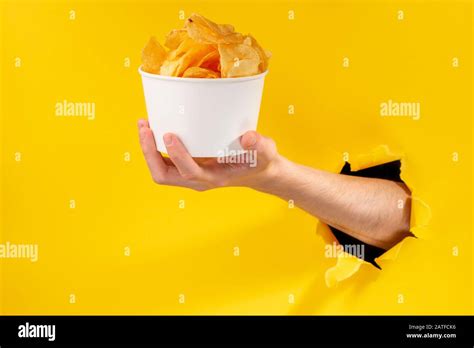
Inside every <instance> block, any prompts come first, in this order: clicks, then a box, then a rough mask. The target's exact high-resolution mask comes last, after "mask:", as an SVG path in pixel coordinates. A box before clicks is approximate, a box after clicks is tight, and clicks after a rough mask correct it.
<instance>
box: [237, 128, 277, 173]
mask: <svg viewBox="0 0 474 348" xmlns="http://www.w3.org/2000/svg"><path fill="white" fill-rule="evenodd" d="M240 145H242V148H243V149H244V150H254V151H256V152H257V163H258V164H259V165H260V164H264V165H265V164H268V163H269V162H270V161H271V160H272V159H274V158H275V156H276V155H277V148H276V144H275V142H274V141H273V140H272V139H270V138H267V137H264V136H263V135H261V134H259V133H257V132H255V131H248V132H246V133H245V134H244V135H242V137H241V138H240Z"/></svg>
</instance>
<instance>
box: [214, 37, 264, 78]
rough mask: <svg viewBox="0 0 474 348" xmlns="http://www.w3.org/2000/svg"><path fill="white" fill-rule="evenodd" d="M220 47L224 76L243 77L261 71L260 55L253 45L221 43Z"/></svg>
mask: <svg viewBox="0 0 474 348" xmlns="http://www.w3.org/2000/svg"><path fill="white" fill-rule="evenodd" d="M218 48H219V54H220V55H221V60H220V63H221V76H222V77H242V76H251V75H256V74H258V73H259V65H260V63H261V61H260V56H259V54H258V52H257V51H256V50H255V49H254V48H253V47H252V46H250V45H248V44H245V43H242V44H220V45H218Z"/></svg>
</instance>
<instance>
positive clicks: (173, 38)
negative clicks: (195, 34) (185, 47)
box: [165, 29, 189, 50]
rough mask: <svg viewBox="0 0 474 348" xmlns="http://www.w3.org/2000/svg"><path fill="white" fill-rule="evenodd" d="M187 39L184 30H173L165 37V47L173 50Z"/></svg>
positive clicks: (186, 33)
mask: <svg viewBox="0 0 474 348" xmlns="http://www.w3.org/2000/svg"><path fill="white" fill-rule="evenodd" d="M188 37H189V36H188V32H187V31H186V29H173V30H171V31H170V32H169V33H168V35H166V39H165V47H168V48H169V49H170V50H175V49H176V48H178V46H179V45H180V44H181V42H183V41H184V40H185V39H187V38H188Z"/></svg>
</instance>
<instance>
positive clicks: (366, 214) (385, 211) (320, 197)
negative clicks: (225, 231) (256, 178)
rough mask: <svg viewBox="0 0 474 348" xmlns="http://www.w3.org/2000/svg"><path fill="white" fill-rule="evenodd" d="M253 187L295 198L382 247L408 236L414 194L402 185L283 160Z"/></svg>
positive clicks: (310, 210) (343, 228) (322, 217)
mask: <svg viewBox="0 0 474 348" xmlns="http://www.w3.org/2000/svg"><path fill="white" fill-rule="evenodd" d="M254 188H255V189H257V190H260V191H263V192H267V193H270V194H274V195H276V196H279V197H281V198H283V199H285V200H290V199H291V200H293V201H294V203H295V205H297V206H299V207H300V208H302V209H303V210H305V211H307V212H308V213H310V214H311V215H314V216H316V217H318V218H319V219H320V220H321V221H323V222H325V223H327V224H328V225H330V226H333V227H335V228H337V229H339V230H341V231H343V232H345V233H347V234H349V235H351V236H353V237H355V238H357V239H359V240H361V241H363V242H366V243H368V244H371V245H374V246H377V247H380V248H383V249H389V248H391V247H392V246H394V245H395V244H396V243H398V242H399V241H400V240H401V239H403V238H404V237H406V236H407V235H409V224H410V195H409V193H408V192H407V190H406V188H405V187H404V185H403V184H399V183H395V182H392V181H388V180H382V179H372V178H361V177H353V176H348V175H341V174H334V173H329V172H325V171H322V170H317V169H313V168H309V167H305V166H302V165H299V164H296V163H293V162H291V161H289V160H287V159H285V158H283V157H279V158H278V160H276V161H275V162H274V164H273V167H271V168H268V173H267V177H266V180H264V181H262V182H261V183H259V184H257V185H255V187H254Z"/></svg>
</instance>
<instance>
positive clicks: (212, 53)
mask: <svg viewBox="0 0 474 348" xmlns="http://www.w3.org/2000/svg"><path fill="white" fill-rule="evenodd" d="M165 47H166V48H168V49H169V51H166V50H165V48H163V47H162V46H161V45H160V43H159V42H158V41H157V40H156V39H155V38H154V37H152V38H150V40H149V41H148V43H147V44H146V46H145V48H144V49H143V52H142V70H143V71H146V72H148V73H152V74H159V75H164V76H177V77H194V78H219V77H224V78H226V77H242V76H251V75H257V74H260V73H262V72H264V71H266V70H267V68H268V59H269V58H270V56H271V54H270V52H268V51H265V50H264V49H263V48H262V47H261V46H260V45H259V44H258V42H257V40H255V39H254V38H253V37H252V36H251V35H242V34H240V33H237V32H235V31H234V27H233V26H232V25H230V24H216V23H214V22H212V21H210V20H208V19H207V18H204V17H203V16H201V15H198V14H192V15H191V16H190V17H189V18H188V19H186V22H185V25H184V29H174V30H172V31H171V32H170V33H169V34H168V36H167V37H166V40H165Z"/></svg>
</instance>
